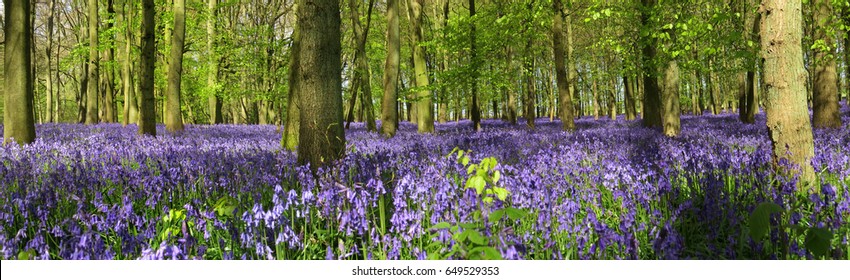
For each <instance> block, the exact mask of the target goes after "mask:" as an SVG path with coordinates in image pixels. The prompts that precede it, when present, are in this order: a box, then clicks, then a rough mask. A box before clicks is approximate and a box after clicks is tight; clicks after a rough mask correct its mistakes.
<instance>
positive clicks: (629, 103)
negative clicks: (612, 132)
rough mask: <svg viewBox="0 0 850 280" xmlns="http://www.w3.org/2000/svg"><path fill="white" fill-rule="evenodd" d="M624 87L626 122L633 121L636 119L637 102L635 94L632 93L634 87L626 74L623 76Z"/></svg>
mask: <svg viewBox="0 0 850 280" xmlns="http://www.w3.org/2000/svg"><path fill="white" fill-rule="evenodd" d="M623 87H624V88H623V95H624V96H623V98H624V101H625V102H624V103H625V105H626V120H629V121H631V120H634V119H635V100H634V93H632V87H633V85H632V84H631V82H630V81H629V77H628V75H626V74H623Z"/></svg>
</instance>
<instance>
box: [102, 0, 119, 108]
mask: <svg viewBox="0 0 850 280" xmlns="http://www.w3.org/2000/svg"><path fill="white" fill-rule="evenodd" d="M106 11H107V13H108V19H107V23H106V29H107V30H112V29H113V27H114V25H115V24H114V20H115V5H114V1H113V0H107V1H106ZM110 36H112V38H110V41H113V42H114V41H115V36H114V35H110ZM109 45H110V46H109V49H107V50H106V58H105V60H106V62H107V63H109V64H108V65H109V67H106V69H105V71H106V75H105V76H104V79H106V81H105V83H104V85H106V92H104V93H103V94H104V97H103V117H104V118H103V121H104V122H108V123H114V122H117V121H118V113H117V112H116V107H115V91H116V90H115V67H112V66H111V65H112V64H113V63H112V62H114V61H115V44H109Z"/></svg>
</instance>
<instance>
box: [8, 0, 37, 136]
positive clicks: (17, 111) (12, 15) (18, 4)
mask: <svg viewBox="0 0 850 280" xmlns="http://www.w3.org/2000/svg"><path fill="white" fill-rule="evenodd" d="M3 4H4V6H5V11H4V17H3V18H4V19H5V20H6V21H5V23H4V25H5V26H4V41H5V42H4V46H3V47H4V48H3V51H4V54H3V57H4V61H3V65H5V66H6V67H5V69H4V75H5V77H4V83H5V85H4V86H5V88H4V89H3V93H4V95H3V96H4V99H3V100H4V103H3V104H4V110H3V122H4V123H3V143H9V141H12V139H14V141H15V142H17V143H18V144H26V143H32V141H34V140H35V118H34V116H35V115H34V113H35V112H33V79H32V78H33V77H32V71H31V70H32V68H31V67H32V57H31V50H32V36H33V35H32V26H31V24H32V21H31V20H30V17H31V15H32V10H31V7H32V6H30V0H4V1H3Z"/></svg>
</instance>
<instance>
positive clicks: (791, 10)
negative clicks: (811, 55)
mask: <svg viewBox="0 0 850 280" xmlns="http://www.w3.org/2000/svg"><path fill="white" fill-rule="evenodd" d="M801 5H802V4H801V2H799V1H785V0H764V1H763V2H762V6H761V7H760V8H759V12H760V13H761V14H762V21H761V48H762V52H761V56H762V59H764V80H765V85H766V90H765V98H766V99H765V112H766V113H767V128H768V135H769V136H770V137H769V138H770V142H771V146H772V150H773V158H774V162H775V163H776V164H781V163H780V162H781V161H780V159H785V160H788V162H790V163H791V164H793V165H796V166H797V167H798V168H799V169H797V170H796V171H792V172H793V173H796V174H799V175H801V176H800V179H801V181H802V182H808V183H813V181H814V179H815V173H814V169H813V168H812V164H811V160H812V158H813V157H814V144H813V139H812V138H813V137H812V127H811V124H810V122H809V112H808V109H807V108H806V88H805V85H804V81H805V79H806V76H805V75H806V72H805V69H804V68H803V53H802V49H803V48H802V46H801V45H802V43H801V40H802V36H803V34H802V27H801V25H802V12H801V9H802V7H801ZM798 186H800V187H803V186H805V183H804V184H799V185H798Z"/></svg>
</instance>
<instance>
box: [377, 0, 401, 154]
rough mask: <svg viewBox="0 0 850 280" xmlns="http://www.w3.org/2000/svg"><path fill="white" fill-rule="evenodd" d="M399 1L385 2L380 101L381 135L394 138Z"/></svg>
mask: <svg viewBox="0 0 850 280" xmlns="http://www.w3.org/2000/svg"><path fill="white" fill-rule="evenodd" d="M398 1H399V0H387V58H386V62H384V77H383V85H384V96H383V98H382V100H381V134H383V135H384V136H385V137H388V138H389V137H393V136H395V133H396V129H397V128H398V110H399V106H398V75H399V57H400V53H401V39H400V38H399V26H398V17H399V8H398Z"/></svg>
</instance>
